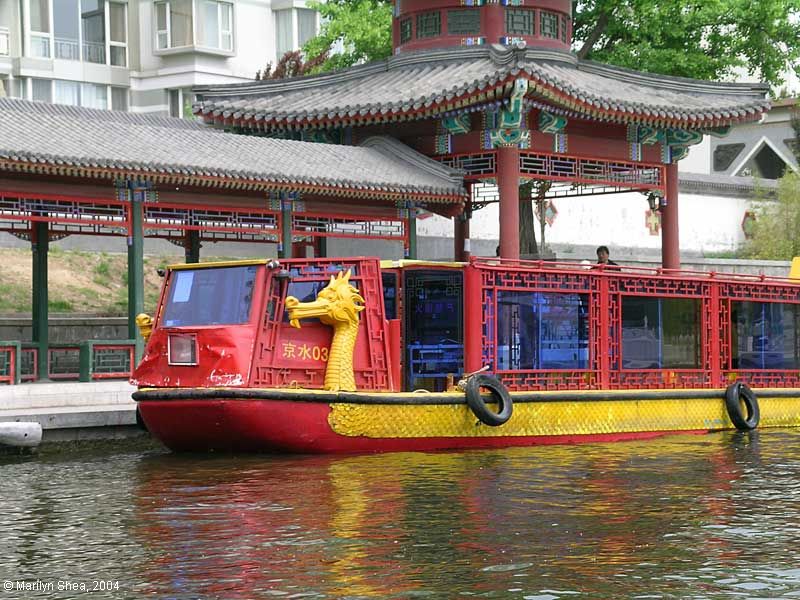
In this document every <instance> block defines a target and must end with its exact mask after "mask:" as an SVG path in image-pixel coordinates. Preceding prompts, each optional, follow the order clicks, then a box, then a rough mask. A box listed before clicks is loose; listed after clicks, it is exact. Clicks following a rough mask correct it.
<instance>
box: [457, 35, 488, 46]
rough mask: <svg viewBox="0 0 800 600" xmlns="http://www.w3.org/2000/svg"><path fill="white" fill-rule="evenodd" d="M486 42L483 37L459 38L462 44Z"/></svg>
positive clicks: (469, 44) (471, 44) (479, 44)
mask: <svg viewBox="0 0 800 600" xmlns="http://www.w3.org/2000/svg"><path fill="white" fill-rule="evenodd" d="M485 43H486V38H485V37H465V38H461V45H462V46H483V45H484V44H485Z"/></svg>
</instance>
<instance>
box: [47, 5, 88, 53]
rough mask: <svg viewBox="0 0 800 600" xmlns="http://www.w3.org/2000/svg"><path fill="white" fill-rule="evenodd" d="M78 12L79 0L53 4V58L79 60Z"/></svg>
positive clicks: (79, 26) (79, 27)
mask: <svg viewBox="0 0 800 600" xmlns="http://www.w3.org/2000/svg"><path fill="white" fill-rule="evenodd" d="M80 10H81V9H80V2H79V0H60V1H56V2H55V3H54V4H53V58H58V59H61V60H80V59H81V34H80V29H81V25H80V23H81V21H80Z"/></svg>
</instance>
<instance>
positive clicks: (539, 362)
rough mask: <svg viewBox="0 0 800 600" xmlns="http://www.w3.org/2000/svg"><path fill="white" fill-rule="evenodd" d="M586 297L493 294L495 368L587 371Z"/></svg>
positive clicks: (587, 331) (575, 295)
mask: <svg viewBox="0 0 800 600" xmlns="http://www.w3.org/2000/svg"><path fill="white" fill-rule="evenodd" d="M587 309H588V296H587V295H586V294H553V293H540V292H499V293H498V294H497V310H498V314H497V369H498V370H501V371H502V370H531V369H586V368H587V366H588V362H589V324H588V323H589V322H588V316H587V315H588V313H587Z"/></svg>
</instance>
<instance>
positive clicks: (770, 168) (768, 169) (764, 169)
mask: <svg viewBox="0 0 800 600" xmlns="http://www.w3.org/2000/svg"><path fill="white" fill-rule="evenodd" d="M786 167H787V165H786V163H785V162H784V160H783V159H782V158H781V157H780V156H778V153H777V152H775V150H773V149H772V147H771V146H770V145H769V144H766V143H765V144H762V145H761V148H760V149H759V150H758V152H756V154H755V155H753V157H752V158H750V160H748V161H747V163H746V164H745V165H744V166H743V167H742V168H741V169H740V170H739V172H738V173H736V175H737V176H738V177H759V178H761V179H780V178H781V177H783V175H784V173H786Z"/></svg>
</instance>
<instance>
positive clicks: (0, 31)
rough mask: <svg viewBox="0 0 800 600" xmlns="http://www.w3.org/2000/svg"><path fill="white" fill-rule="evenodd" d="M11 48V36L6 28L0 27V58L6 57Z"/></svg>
mask: <svg viewBox="0 0 800 600" xmlns="http://www.w3.org/2000/svg"><path fill="white" fill-rule="evenodd" d="M10 46H11V36H10V34H9V31H8V28H7V27H0V56H8V54H9V52H10Z"/></svg>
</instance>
